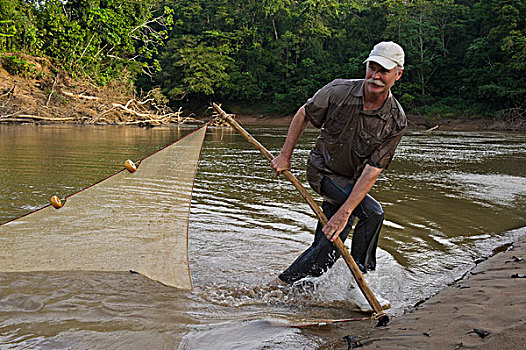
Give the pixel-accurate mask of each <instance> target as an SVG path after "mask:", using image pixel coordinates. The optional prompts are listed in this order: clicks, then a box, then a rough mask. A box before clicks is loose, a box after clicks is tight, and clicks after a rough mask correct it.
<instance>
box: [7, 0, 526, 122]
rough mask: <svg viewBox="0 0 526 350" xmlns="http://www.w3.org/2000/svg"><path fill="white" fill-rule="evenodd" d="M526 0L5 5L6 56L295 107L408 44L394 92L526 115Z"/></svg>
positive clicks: (410, 106)
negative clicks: (381, 46)
mask: <svg viewBox="0 0 526 350" xmlns="http://www.w3.org/2000/svg"><path fill="white" fill-rule="evenodd" d="M525 8H526V0H482V1H476V0H382V1H373V0H259V1H255V0H228V1H227V0H165V1H164V2H162V3H161V2H157V1H153V0H133V1H131V0H68V1H59V0H47V1H30V0H26V1H23V0H0V50H1V51H2V52H12V51H22V52H25V53H28V54H33V55H45V56H47V57H50V58H52V59H54V60H56V61H58V62H60V63H62V64H63V66H64V67H66V68H67V69H68V70H70V71H73V72H77V73H79V72H82V73H84V74H85V73H87V74H89V75H91V76H92V77H93V78H94V79H95V80H96V81H97V82H99V83H104V82H105V81H107V80H108V79H116V78H118V77H119V74H122V73H123V72H127V74H128V75H129V77H130V79H132V80H134V81H135V82H136V83H137V85H138V86H139V87H140V88H141V89H144V90H148V89H150V88H152V87H154V86H160V87H161V88H162V91H163V92H164V94H165V95H166V96H167V97H169V98H170V99H171V101H172V103H173V104H174V105H178V104H181V103H196V104H204V103H206V102H208V101H210V100H220V101H223V102H228V103H229V107H230V108H231V109H232V108H233V106H237V108H238V109H239V111H246V112H248V111H254V110H257V109H258V108H259V110H260V111H261V110H265V111H267V112H268V111H274V112H278V113H280V114H283V113H288V112H292V111H294V110H295V109H296V108H297V107H298V106H300V105H301V104H302V103H304V102H305V100H306V98H308V97H309V96H310V95H312V94H313V93H314V92H315V91H316V90H317V89H318V88H320V87H321V86H323V85H324V84H326V83H327V82H329V81H331V80H332V79H335V78H338V77H348V78H359V77H362V76H363V75H364V67H363V64H362V62H363V60H364V59H365V57H367V54H368V52H369V51H370V50H371V48H372V47H373V46H374V44H375V43H377V42H379V41H381V40H393V41H395V42H398V43H399V44H401V45H402V47H404V49H405V51H406V66H405V70H404V76H403V78H402V80H401V81H400V82H399V83H397V84H396V85H395V91H394V92H395V94H396V95H397V96H398V97H399V99H400V101H401V102H402V104H403V105H404V106H405V108H406V109H407V110H412V111H420V112H422V113H425V114H431V113H439V114H442V115H456V114H466V115H481V114H488V115H503V116H515V117H519V118H525V116H524V111H525V108H526V105H525V102H524V101H525V92H526V84H525V69H526V62H525V58H526V29H525V21H526V16H525V14H526V11H525ZM171 16H173V24H172V22H171V19H172V17H171ZM170 25H171V26H170ZM141 68H142V69H141ZM141 72H145V73H147V75H145V74H143V73H141ZM150 77H151V78H150Z"/></svg>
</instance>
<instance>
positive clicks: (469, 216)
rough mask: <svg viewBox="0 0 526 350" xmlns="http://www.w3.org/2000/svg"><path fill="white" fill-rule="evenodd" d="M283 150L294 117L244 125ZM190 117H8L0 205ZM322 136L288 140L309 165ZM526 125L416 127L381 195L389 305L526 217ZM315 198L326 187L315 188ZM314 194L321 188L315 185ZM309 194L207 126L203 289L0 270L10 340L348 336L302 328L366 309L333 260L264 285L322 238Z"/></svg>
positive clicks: (302, 341)
mask: <svg viewBox="0 0 526 350" xmlns="http://www.w3.org/2000/svg"><path fill="white" fill-rule="evenodd" d="M249 130H250V131H251V132H252V133H253V134H254V136H256V137H257V138H258V139H259V140H260V142H261V143H263V144H264V145H265V146H266V147H267V148H268V149H269V150H270V151H271V152H273V153H274V154H277V153H278V152H279V148H280V147H281V144H282V142H283V138H284V135H285V133H286V130H285V129H279V128H249ZM189 131H190V129H189V128H154V129H141V128H124V127H111V126H106V127H82V126H39V127H35V126H21V125H18V126H5V125H2V126H0V185H1V186H0V198H1V201H0V221H2V222H3V221H6V220H10V219H12V218H14V217H16V216H19V215H22V214H24V213H26V212H27V211H29V210H33V209H36V208H38V207H40V206H43V205H45V204H47V202H48V200H49V197H51V196H52V195H55V194H59V195H67V194H69V193H73V192H75V191H77V190H79V189H80V188H83V187H85V186H87V185H89V184H91V183H93V182H95V181H97V180H99V179H101V178H103V177H106V176H107V175H109V174H111V173H114V172H115V171H117V170H119V169H120V168H121V167H122V162H123V161H124V160H126V159H128V158H131V159H140V158H142V157H144V156H145V155H147V154H150V153H152V152H154V151H155V150H157V149H159V148H161V147H162V146H164V145H166V144H168V143H170V142H171V141H173V140H174V139H177V138H179V137H181V136H183V135H184V134H186V133H187V132H189ZM315 137H316V132H315V130H308V131H307V132H306V134H305V135H304V136H303V137H302V139H300V142H299V145H298V148H297V150H296V151H295V152H294V158H293V164H292V166H293V173H294V174H295V175H296V176H297V177H298V178H299V179H300V181H302V182H304V183H305V174H304V166H305V159H306V157H307V154H308V152H309V150H310V148H311V147H312V145H313V143H314V140H315ZM525 146H526V136H525V135H517V134H500V133H459V132H456V133H423V132H413V133H410V134H408V135H407V136H405V137H404V139H403V140H402V143H401V144H400V146H399V149H398V152H397V156H396V157H395V160H394V161H393V163H392V164H391V166H390V169H388V170H387V171H385V172H383V173H382V175H381V178H380V180H379V182H378V183H377V185H376V186H375V188H374V189H373V193H372V194H373V196H374V197H375V198H376V199H377V200H379V201H380V202H381V203H382V205H383V206H384V210H385V215H386V222H385V225H384V227H383V229H382V236H381V238H380V250H379V252H378V270H377V271H375V272H372V273H369V274H367V275H366V279H367V281H368V282H369V284H370V285H371V286H372V287H373V289H374V290H375V291H376V292H380V294H381V295H382V296H383V297H385V298H387V299H389V300H390V301H391V303H392V304H393V309H392V310H391V314H399V313H400V312H401V311H403V310H404V308H406V307H407V306H409V305H412V304H414V303H416V302H417V301H419V300H420V299H422V298H425V297H428V296H429V295H431V294H433V293H435V292H436V291H437V290H439V289H440V288H442V287H443V286H445V285H446V284H448V283H450V282H451V281H453V280H454V279H455V278H457V277H459V276H461V275H462V274H463V273H464V272H465V271H466V270H467V269H469V268H470V267H471V266H473V264H474V263H473V261H474V259H476V258H478V257H480V256H484V255H489V254H490V253H491V251H492V249H494V248H495V247H497V246H500V245H502V244H503V243H505V242H508V241H509V240H511V239H512V238H513V237H515V236H518V235H520V234H524V233H526V228H525V226H526V214H525V213H526V210H525V209H526V177H525V174H526V162H525V158H526V147H525ZM315 198H318V197H316V196H315ZM318 199H319V198H318ZM315 224H316V221H315V219H314V215H313V214H312V213H311V209H310V208H309V207H308V206H307V205H306V204H304V203H303V202H302V199H301V197H300V196H299V195H297V194H296V192H295V189H294V188H293V186H292V185H290V184H289V183H288V182H287V181H286V180H284V179H276V178H275V177H274V176H273V173H272V171H271V170H270V167H269V165H268V162H267V161H266V160H265V159H264V158H263V157H261V156H260V155H259V153H258V151H256V150H255V149H253V148H252V146H251V145H249V144H248V143H246V141H244V140H243V139H242V138H241V137H240V136H238V135H237V134H235V133H234V131H232V130H228V129H211V130H210V131H209V133H208V135H207V139H206V142H205V146H204V149H203V153H202V160H201V163H200V166H199V171H198V175H197V178H196V182H195V186H194V198H193V201H192V209H191V215H190V246H189V249H190V263H191V268H192V277H193V281H194V286H195V289H194V291H192V292H181V291H178V290H175V289H173V288H170V287H166V286H163V285H161V284H158V283H155V282H153V281H150V280H148V279H146V278H144V277H142V276H140V275H136V274H128V273H108V272H105V273H100V272H61V273H49V272H35V273H23V274H22V273H9V274H8V273H0V347H1V348H2V349H3V348H6V349H7V348H31V347H35V348H42V349H69V348H81V349H88V348H89V349H109V348H111V349H143V348H156V349H157V348H170V349H173V348H179V349H209V348H214V349H264V348H267V349H268V348H271V349H333V348H336V349H339V348H342V347H343V346H344V343H343V342H342V340H341V337H342V336H343V335H346V334H349V333H352V334H355V335H360V334H366V333H367V331H368V329H369V328H370V326H371V324H370V323H369V322H360V323H354V324H342V325H338V326H332V327H321V328H314V329H308V330H302V331H300V330H298V329H293V328H289V327H285V325H287V324H289V323H302V322H305V321H308V320H311V319H324V318H348V317H356V316H358V317H360V316H362V314H359V313H356V312H354V311H352V310H351V309H353V304H352V302H351V301H352V300H354V299H356V298H358V296H359V295H360V293H358V292H357V291H358V289H357V288H356V287H354V283H351V280H352V277H351V275H350V273H349V271H348V269H347V267H346V266H345V264H344V263H343V262H341V261H339V262H338V263H337V264H336V265H335V267H334V268H333V269H332V270H331V271H329V272H328V273H327V274H325V275H324V276H322V277H320V278H318V279H313V280H311V281H304V283H302V284H299V285H297V286H294V287H293V288H287V289H285V290H268V289H265V288H261V287H258V286H262V285H264V284H265V283H266V282H267V281H268V280H270V279H271V278H273V277H274V276H275V275H276V274H277V273H279V272H280V271H281V270H282V269H284V268H286V267H287V266H288V264H289V263H290V262H291V261H292V260H293V259H295V258H296V256H297V255H298V254H300V253H301V252H302V251H303V250H304V249H306V247H307V246H308V245H309V244H310V242H311V240H312V233H313V232H314V227H315Z"/></svg>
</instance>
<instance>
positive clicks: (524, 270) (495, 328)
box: [360, 236, 526, 350]
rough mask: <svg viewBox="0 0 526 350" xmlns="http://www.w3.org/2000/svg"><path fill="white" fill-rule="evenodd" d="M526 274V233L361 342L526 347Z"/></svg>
mask: <svg viewBox="0 0 526 350" xmlns="http://www.w3.org/2000/svg"><path fill="white" fill-rule="evenodd" d="M524 275H526V236H522V237H521V238H519V239H518V240H517V241H515V242H514V243H513V245H512V246H511V247H510V248H509V249H508V250H506V251H504V252H500V253H497V254H496V255H494V256H493V257H491V258H489V259H488V260H485V261H483V262H481V263H479V264H478V265H477V266H476V267H475V268H474V269H473V270H472V271H470V272H469V273H468V274H467V275H466V276H465V277H464V278H463V279H461V280H459V281H458V282H456V283H455V284H453V285H451V286H449V287H447V288H445V289H444V290H442V291H440V292H439V293H438V294H437V295H435V296H433V297H431V298H430V299H429V300H427V301H425V302H424V303H422V304H420V305H419V306H417V307H416V308H415V309H413V310H411V311H408V312H406V313H405V314H404V315H402V316H400V317H397V318H395V319H393V320H391V322H390V323H389V325H388V326H387V327H382V328H375V329H373V330H372V332H371V334H370V335H369V337H368V338H365V339H361V340H360V342H361V343H362V344H363V345H364V347H365V348H370V349H508V350H512V349H517V350H518V349H526V278H524ZM512 276H514V277H512ZM475 329H478V330H481V331H479V333H481V335H484V331H486V332H489V334H487V335H486V336H480V335H478V334H477V332H475V331H474V330H475Z"/></svg>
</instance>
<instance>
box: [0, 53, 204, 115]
mask: <svg viewBox="0 0 526 350" xmlns="http://www.w3.org/2000/svg"><path fill="white" fill-rule="evenodd" d="M33 59H34V61H33V62H34V65H35V67H36V68H35V69H34V70H35V71H36V72H39V74H32V75H31V76H22V75H13V74H10V73H8V72H7V71H6V70H5V69H3V67H2V66H1V65H0V123H21V122H22V123H79V124H119V125H140V126H154V125H169V124H183V123H186V122H190V121H195V119H193V118H190V117H184V116H183V114H182V111H181V109H179V110H177V111H173V110H172V109H170V108H169V107H168V106H166V104H165V103H163V98H162V95H161V94H160V93H159V91H158V90H157V91H155V90H153V91H150V92H149V93H148V94H147V95H146V96H145V97H143V98H137V97H134V94H133V92H130V91H129V89H127V88H126V87H125V84H122V86H117V85H114V86H105V87H99V86H96V85H95V84H90V83H89V82H88V83H86V82H84V83H79V82H74V81H72V79H70V78H69V77H67V76H66V75H65V74H63V73H57V72H56V70H50V69H49V68H47V67H49V64H48V63H47V62H40V61H39V59H38V58H33ZM130 96H132V97H131V98H130Z"/></svg>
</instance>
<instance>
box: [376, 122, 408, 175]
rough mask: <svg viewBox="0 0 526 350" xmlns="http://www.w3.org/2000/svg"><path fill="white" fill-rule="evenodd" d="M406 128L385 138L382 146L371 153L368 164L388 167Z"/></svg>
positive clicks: (382, 167) (383, 167)
mask: <svg viewBox="0 0 526 350" xmlns="http://www.w3.org/2000/svg"><path fill="white" fill-rule="evenodd" d="M404 131H405V129H404V130H401V131H399V132H398V133H396V134H394V135H392V136H391V137H389V138H387V139H385V140H384V141H383V142H382V143H381V144H380V146H379V147H378V148H377V149H376V150H375V151H374V152H373V153H372V154H371V156H370V158H369V160H368V162H367V164H369V165H371V166H373V167H375V168H380V169H387V167H388V166H389V164H390V163H391V161H392V160H393V158H394V154H395V151H396V147H397V146H398V143H400V139H401V138H402V136H403V134H404Z"/></svg>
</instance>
